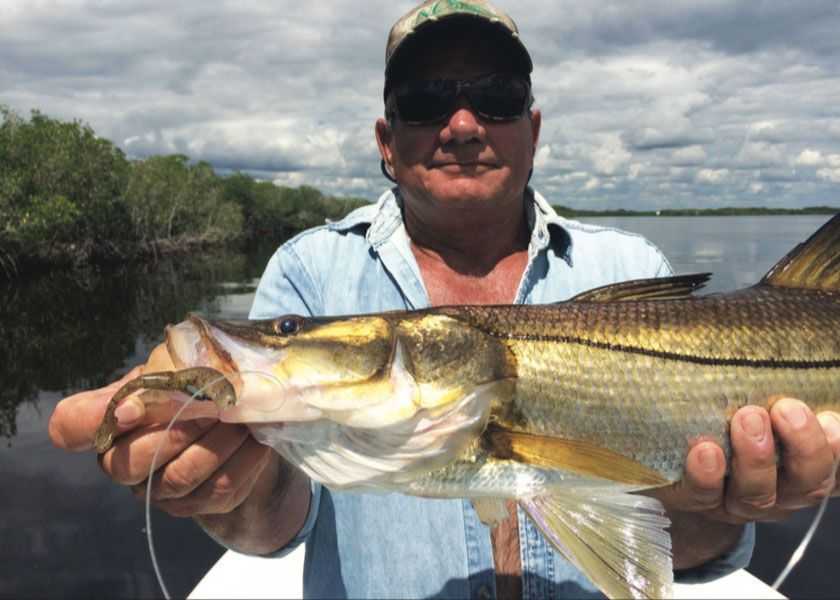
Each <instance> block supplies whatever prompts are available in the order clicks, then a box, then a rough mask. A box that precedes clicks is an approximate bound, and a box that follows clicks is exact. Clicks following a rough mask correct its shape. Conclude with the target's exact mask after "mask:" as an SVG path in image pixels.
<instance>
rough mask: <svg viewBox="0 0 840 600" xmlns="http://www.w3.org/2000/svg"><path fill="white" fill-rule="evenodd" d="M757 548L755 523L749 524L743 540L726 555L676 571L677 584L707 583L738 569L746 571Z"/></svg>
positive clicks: (743, 534)
mask: <svg viewBox="0 0 840 600" xmlns="http://www.w3.org/2000/svg"><path fill="white" fill-rule="evenodd" d="M754 548H755V523H747V525H745V526H744V532H743V533H742V534H741V539H740V540H738V543H737V544H735V547H734V548H732V550H730V551H729V552H727V553H726V554H724V555H722V556H719V557H718V558H716V559H715V560H711V561H709V562H707V563H705V564H702V565H700V566H697V567H693V568H691V569H682V570H679V571H674V581H676V582H677V583H705V582H707V581H712V580H714V579H719V578H721V577H724V576H726V575H729V574H730V573H734V572H735V571H737V570H738V569H744V568H746V567H747V565H749V564H750V559H751V558H752V553H753V549H754Z"/></svg>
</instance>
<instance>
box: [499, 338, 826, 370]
mask: <svg viewBox="0 0 840 600" xmlns="http://www.w3.org/2000/svg"><path fill="white" fill-rule="evenodd" d="M487 333H488V334H489V335H492V336H493V337H496V338H498V339H502V340H509V341H517V342H553V343H559V344H574V345H579V346H587V347H590V348H595V349H598V350H609V351H611V352H625V353H627V354H639V355H643V356H650V357H653V358H661V359H664V360H673V361H678V362H688V363H695V364H700V365H707V366H715V367H752V368H758V369H835V368H840V358H836V359H831V360H810V361H809V360H774V359H761V358H758V359H756V358H735V357H716V356H698V355H692V354H681V353H679V352H665V351H662V350H653V349H651V348H644V347H641V346H630V345H627V344H612V343H610V342H599V341H595V340H589V339H586V338H583V337H576V336H564V335H545V334H524V333H505V332H501V331H488V332H487Z"/></svg>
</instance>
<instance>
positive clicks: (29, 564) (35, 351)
mask: <svg viewBox="0 0 840 600" xmlns="http://www.w3.org/2000/svg"><path fill="white" fill-rule="evenodd" d="M266 261H267V255H266V250H265V249H263V250H262V251H258V252H254V253H249V254H245V253H214V254H201V255H194V256H191V257H189V259H185V258H180V259H178V260H170V261H164V262H161V263H158V264H157V265H153V266H140V267H126V268H122V269H119V270H116V271H110V272H109V271H97V270H90V271H87V272H83V273H76V272H74V273H63V272H57V273H51V274H49V275H47V276H44V277H39V278H34V279H32V280H30V281H17V282H15V284H14V285H9V284H6V285H5V286H3V287H1V288H0V339H3V340H4V343H3V344H2V345H0V382H3V385H2V386H0V439H5V440H6V442H7V443H6V446H7V447H5V448H2V449H0V453H2V458H0V478H2V480H3V481H5V482H6V483H7V488H6V492H4V494H3V495H2V500H0V507H1V508H2V511H3V515H4V518H3V520H2V521H0V539H2V540H3V543H2V544H0V564H3V573H4V575H3V576H2V577H0V597H8V598H12V597H18V598H20V597H45V596H51V595H61V596H63V597H69V598H74V597H79V598H89V597H130V598H137V597H145V598H155V597H159V595H160V593H159V590H158V587H157V582H156V580H155V577H154V573H153V571H152V568H151V564H150V562H149V559H148V552H147V549H146V538H145V535H144V526H145V524H144V520H143V514H142V511H141V506H140V504H138V503H137V502H135V501H134V500H133V498H132V497H131V495H130V493H129V492H128V490H127V489H125V488H121V487H119V486H116V485H113V484H112V483H111V482H110V481H109V480H108V479H107V478H105V477H104V476H103V474H102V473H101V472H100V470H99V468H98V467H97V464H96V460H95V457H94V456H93V455H92V454H91V453H89V452H85V453H81V454H70V453H67V452H63V451H60V450H57V449H55V448H53V447H52V445H51V444H50V442H49V440H48V438H47V435H46V428H47V419H48V417H49V415H50V414H51V413H52V410H53V409H54V407H55V404H56V402H58V400H59V399H60V398H61V397H63V396H64V395H66V394H69V393H73V392H75V391H77V390H80V389H86V388H89V387H92V386H98V385H102V384H104V383H107V382H109V381H112V380H113V379H114V377H115V376H116V374H117V373H118V372H122V371H124V370H127V369H128V368H130V367H131V366H133V365H135V364H139V363H140V362H143V361H144V360H145V358H146V356H147V355H148V352H149V350H150V349H151V348H152V347H153V346H154V345H155V344H157V343H158V342H159V341H160V340H161V338H162V333H163V328H164V326H165V325H166V324H167V323H173V322H177V321H180V320H181V319H183V318H184V316H185V315H186V313H188V312H190V311H200V312H204V313H210V314H218V313H221V314H225V315H227V316H244V315H245V314H247V307H248V306H249V305H250V302H251V299H252V296H253V290H254V288H255V284H256V280H257V277H258V276H259V273H260V272H261V270H262V268H263V267H264V265H265V263H266ZM153 526H154V527H155V533H156V539H157V540H158V544H157V546H158V552H159V554H161V556H160V559H161V564H162V568H163V571H164V574H165V576H166V579H167V583H168V585H169V586H170V590H171V591H172V592H173V593H175V594H176V595H178V596H184V595H186V594H187V593H189V591H190V590H191V589H192V587H193V586H194V585H195V584H196V583H197V581H198V579H199V578H200V576H201V575H202V574H203V573H204V572H205V571H206V570H207V569H208V568H209V567H210V565H212V563H213V562H214V561H215V560H216V559H217V558H218V557H219V556H220V555H221V553H222V549H221V548H219V547H218V546H217V545H216V544H215V543H214V542H212V541H211V540H210V538H208V537H207V536H206V535H204V533H203V532H201V531H200V530H199V529H198V528H197V527H196V526H195V525H194V524H193V523H192V521H191V520H189V519H172V518H169V517H167V516H166V515H162V514H156V515H155V517H154V520H153ZM12 573H14V574H15V575H14V577H11V576H8V574H12ZM47 582H49V583H47Z"/></svg>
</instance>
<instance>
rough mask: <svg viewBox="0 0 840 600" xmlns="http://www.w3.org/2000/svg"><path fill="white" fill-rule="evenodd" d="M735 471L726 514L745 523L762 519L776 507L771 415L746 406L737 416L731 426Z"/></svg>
mask: <svg viewBox="0 0 840 600" xmlns="http://www.w3.org/2000/svg"><path fill="white" fill-rule="evenodd" d="M730 436H731V441H732V470H731V473H730V477H729V484H728V485H727V489H726V501H725V502H726V511H727V512H728V513H729V514H731V515H734V516H736V517H739V518H741V519H744V520H750V521H752V520H757V519H762V518H764V517H766V516H767V515H768V511H772V509H773V508H774V507H775V505H776V483H777V481H776V479H777V477H776V475H777V467H776V448H775V444H774V442H773V429H772V425H771V423H770V415H769V414H768V413H767V411H766V410H764V409H763V408H759V407H757V406H747V407H744V408H742V409H741V410H739V411H738V412H737V413H735V416H734V417H733V418H732V424H731V427H730Z"/></svg>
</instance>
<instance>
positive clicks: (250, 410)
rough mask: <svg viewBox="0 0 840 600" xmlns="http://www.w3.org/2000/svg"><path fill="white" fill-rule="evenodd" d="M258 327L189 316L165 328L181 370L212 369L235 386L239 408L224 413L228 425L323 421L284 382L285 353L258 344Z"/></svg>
mask: <svg viewBox="0 0 840 600" xmlns="http://www.w3.org/2000/svg"><path fill="white" fill-rule="evenodd" d="M261 327H262V323H260V322H259V321H234V320H210V319H205V318H204V317H201V316H200V315H196V314H190V315H189V316H188V318H187V320H185V321H183V322H181V323H178V324H177V325H171V326H169V327H167V328H166V347H167V350H168V351H169V355H170V356H171V357H172V362H173V363H174V365H175V367H176V368H177V369H185V368H189V367H210V368H212V369H215V370H216V371H219V373H220V374H222V375H224V377H225V378H226V379H227V380H228V381H229V382H230V383H231V385H233V388H234V391H235V392H236V398H237V401H236V404H235V405H233V406H231V407H228V408H227V409H224V410H222V411H221V412H220V414H219V418H220V420H222V421H224V422H227V423H266V422H282V421H309V420H314V419H315V418H318V417H320V416H321V413H320V411H316V410H312V409H311V408H310V407H309V406H307V405H306V404H305V403H302V402H300V401H299V399H300V395H301V390H300V389H298V388H297V387H296V386H295V385H293V384H292V383H291V382H290V381H289V380H288V378H287V377H285V376H284V371H283V368H282V363H283V360H284V358H285V354H286V351H285V350H284V349H283V348H277V347H271V346H267V345H265V344H261V343H260V338H261V335H260V329H261Z"/></svg>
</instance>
